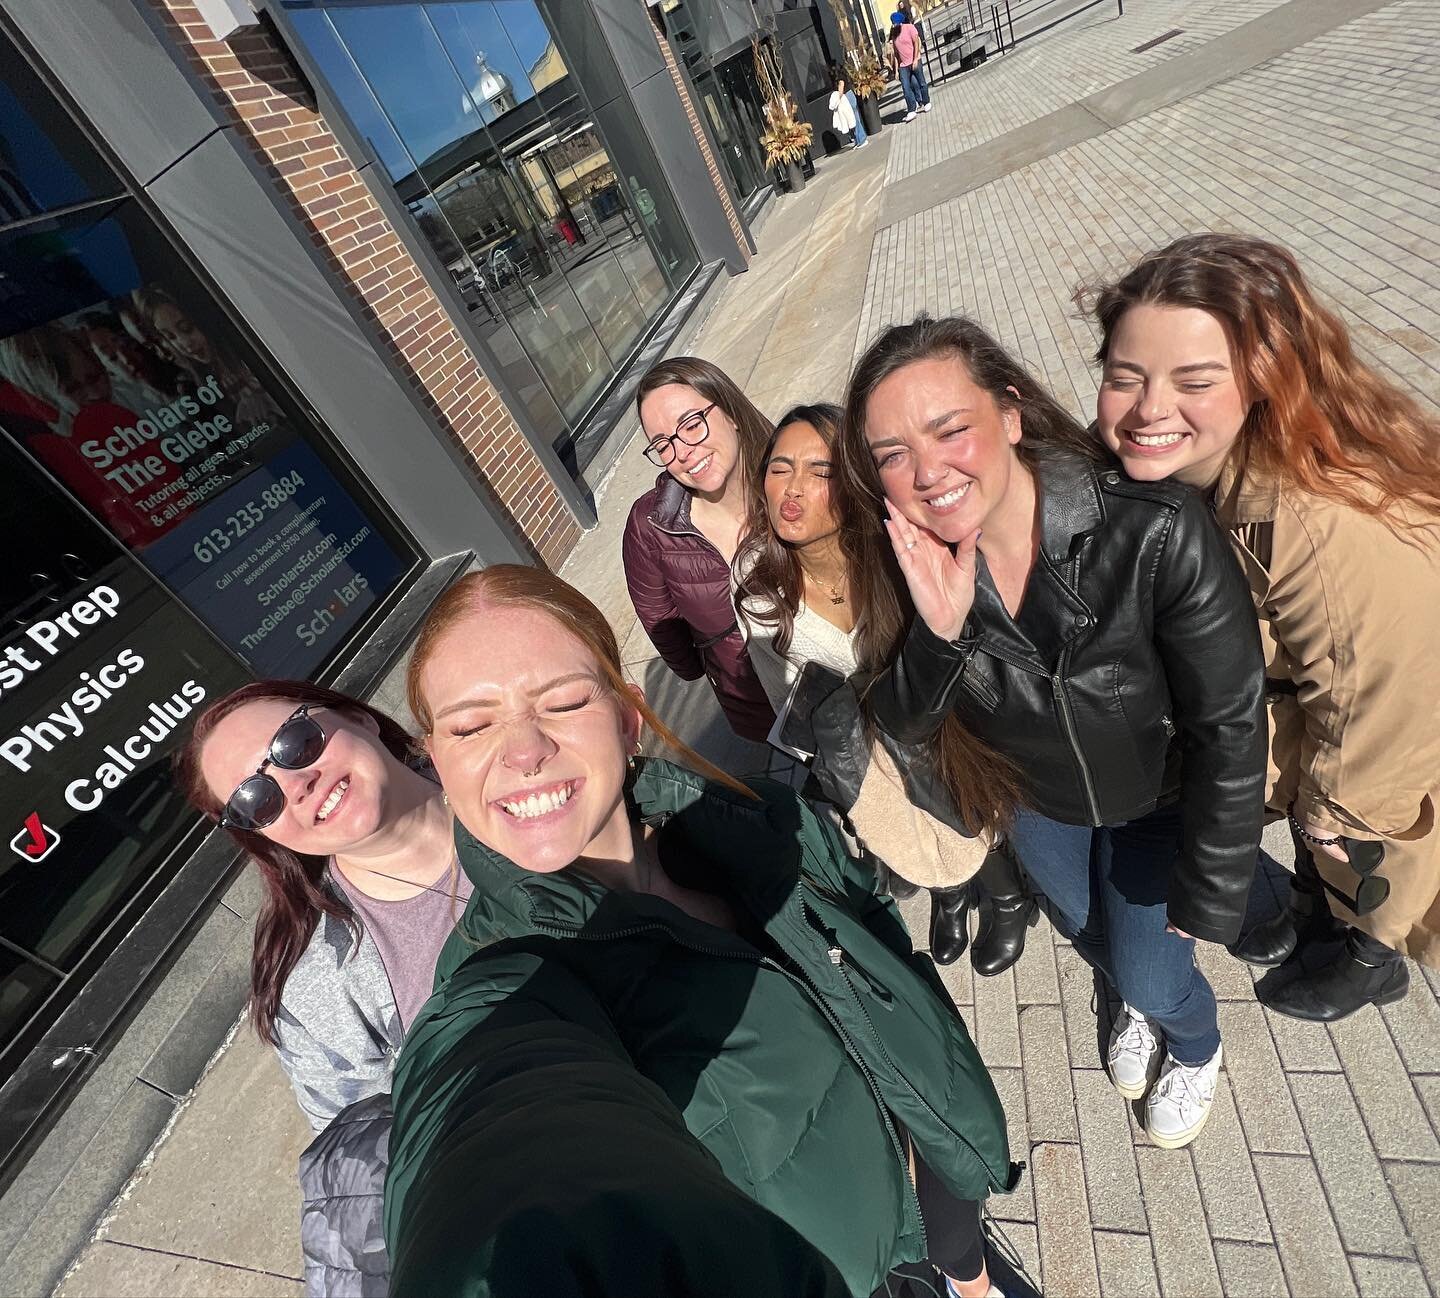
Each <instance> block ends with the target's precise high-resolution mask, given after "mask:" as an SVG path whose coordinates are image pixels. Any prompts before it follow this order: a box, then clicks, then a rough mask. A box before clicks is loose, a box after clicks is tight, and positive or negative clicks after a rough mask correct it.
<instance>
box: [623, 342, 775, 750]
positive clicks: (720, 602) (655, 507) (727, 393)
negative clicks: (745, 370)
mask: <svg viewBox="0 0 1440 1298" xmlns="http://www.w3.org/2000/svg"><path fill="white" fill-rule="evenodd" d="M635 407H636V410H637V412H638V413H639V416H640V423H641V426H642V431H643V432H644V435H645V441H646V446H645V455H646V457H647V458H648V459H649V460H650V461H651V462H652V463H653V464H655V465H657V466H658V467H659V468H660V469H661V473H660V475H659V477H657V478H656V479H655V486H654V487H652V488H651V489H650V490H649V491H647V492H646V493H645V494H644V495H643V496H641V497H640V499H639V500H637V501H636V502H635V504H634V505H633V506H632V507H631V509H630V517H629V520H628V521H627V522H626V524H625V539H624V544H623V548H622V555H623V558H624V562H625V582H626V585H627V586H628V587H629V590H630V599H631V602H632V603H633V604H634V605H635V612H636V614H638V616H639V618H640V624H641V625H642V626H643V627H644V628H645V633H646V635H648V636H649V637H650V639H651V642H652V643H653V644H654V645H655V648H656V650H657V651H658V652H659V654H660V657H661V658H663V659H664V660H665V665H666V666H667V667H669V668H670V670H671V671H672V672H674V673H675V674H676V675H677V676H679V677H680V678H681V679H682V680H687V681H693V680H699V679H700V678H701V677H702V676H704V677H707V678H708V679H709V681H710V687H711V688H712V689H713V690H714V691H715V697H716V699H717V700H718V701H719V703H720V708H721V710H722V711H723V712H724V714H725V718H726V720H727V721H728V722H729V723H730V728H731V729H732V730H733V731H734V732H735V733H736V734H737V735H740V736H742V737H743V738H745V739H752V740H756V741H759V742H763V741H764V740H765V738H766V736H767V735H768V734H769V733H770V728H771V727H772V726H773V725H774V724H775V714H774V712H773V711H772V709H771V707H770V701H769V699H768V698H767V697H766V694H765V690H764V687H763V686H762V685H761V683H760V680H759V678H758V677H757V676H756V675H755V669H754V667H753V666H752V664H751V662H750V656H749V654H748V653H747V652H746V649H745V637H744V635H743V634H742V633H741V631H740V627H739V625H738V623H737V621H736V618H735V606H734V604H733V602H732V600H731V597H730V564H731V561H732V560H733V559H734V558H735V551H736V549H737V548H738V547H739V544H740V539H741V534H742V531H743V529H744V526H745V499H746V497H745V476H746V473H747V472H748V471H749V469H750V468H751V467H752V466H753V465H755V464H757V463H758V462H759V460H760V457H761V456H762V455H763V454H764V453H765V446H766V444H767V443H768V442H769V440H770V434H771V432H772V429H771V425H770V421H769V420H767V419H766V418H765V416H764V415H762V414H761V413H760V411H759V410H757V409H756V408H755V406H754V404H753V403H752V402H751V401H750V400H749V398H747V397H746V396H745V394H744V393H743V392H741V391H740V389H739V388H738V387H736V385H735V383H734V382H733V381H732V380H731V379H730V378H729V377H728V376H727V375H726V374H725V372H724V371H723V370H721V369H720V368H719V367H718V366H716V365H713V364H711V362H709V361H705V360H698V359H696V358H694V357H690V356H677V357H673V358H672V359H670V360H664V361H661V362H660V363H659V364H658V365H655V366H654V367H652V368H651V370H650V371H649V373H647V374H646V375H645V377H644V378H643V379H641V380H640V390H639V392H638V394H637V396H636V399H635Z"/></svg>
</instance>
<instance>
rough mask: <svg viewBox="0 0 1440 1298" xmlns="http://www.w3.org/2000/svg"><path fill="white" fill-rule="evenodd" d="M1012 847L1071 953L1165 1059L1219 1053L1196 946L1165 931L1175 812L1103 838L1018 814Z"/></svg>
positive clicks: (1176, 839)
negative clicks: (1138, 1016)
mask: <svg viewBox="0 0 1440 1298" xmlns="http://www.w3.org/2000/svg"><path fill="white" fill-rule="evenodd" d="M1010 841H1011V842H1012V843H1013V844H1014V847H1015V851H1016V854H1017V855H1018V856H1019V857H1020V862H1021V864H1022V865H1024V867H1025V871H1026V873H1027V874H1028V875H1029V876H1030V878H1031V881H1032V882H1033V883H1034V884H1035V886H1036V887H1037V888H1038V889H1039V890H1040V891H1041V892H1043V893H1044V894H1045V896H1046V897H1048V898H1049V899H1050V902H1051V904H1052V905H1053V906H1054V908H1055V910H1056V911H1058V912H1059V917H1060V919H1061V921H1062V927H1064V928H1065V930H1066V932H1067V936H1069V938H1070V940H1071V941H1072V942H1073V943H1074V944H1075V949H1076V950H1077V951H1079V952H1080V954H1081V955H1083V956H1084V957H1085V958H1086V959H1087V960H1088V961H1089V962H1090V963H1091V964H1093V965H1094V966H1095V967H1096V968H1097V969H1099V970H1100V971H1101V973H1103V974H1104V975H1105V976H1106V977H1107V978H1108V979H1109V980H1110V984H1111V986H1113V987H1114V988H1115V990H1116V991H1118V992H1119V993H1120V996H1121V998H1122V999H1123V1000H1124V1001H1125V1003H1126V1004H1127V1005H1131V1006H1133V1007H1134V1008H1135V1009H1137V1010H1139V1011H1140V1012H1141V1013H1142V1014H1144V1015H1145V1017H1146V1018H1148V1019H1153V1020H1154V1022H1155V1023H1156V1025H1157V1026H1158V1027H1159V1028H1160V1029H1161V1030H1162V1031H1163V1032H1164V1033H1165V1040H1166V1044H1167V1046H1168V1047H1169V1050H1170V1054H1171V1055H1172V1056H1173V1057H1174V1058H1175V1059H1176V1060H1177V1061H1178V1062H1179V1063H1182V1064H1201V1063H1204V1062H1205V1061H1206V1060H1207V1059H1209V1058H1210V1057H1211V1056H1212V1055H1213V1054H1214V1053H1215V1051H1216V1050H1217V1049H1219V1047H1220V1026H1219V1023H1218V1022H1217V1020H1216V1014H1215V993H1214V992H1213V991H1212V990H1211V988H1210V984H1209V983H1208V982H1207V981H1206V980H1205V975H1204V974H1202V973H1201V972H1200V970H1199V969H1198V968H1197V967H1196V964H1195V942H1194V940H1193V939H1192V938H1184V937H1177V936H1176V935H1175V934H1174V933H1169V932H1166V930H1165V924H1166V918H1165V903H1166V899H1167V897H1168V895H1169V892H1170V871H1171V868H1172V866H1173V865H1174V862H1175V858H1176V856H1177V855H1178V853H1179V850H1180V809H1179V808H1178V807H1175V806H1171V807H1162V808H1161V809H1159V810H1158V811H1152V812H1151V813H1150V814H1149V815H1148V816H1142V817H1141V818H1140V819H1139V820H1131V821H1128V822H1127V823H1125V824H1123V825H1106V826H1103V827H1101V828H1100V829H1091V828H1090V827H1089V826H1088V825H1063V824H1061V823H1060V822H1059V821H1057V820H1049V819H1047V818H1046V817H1044V816H1041V815H1037V814H1036V813H1035V812H1032V811H1022V812H1020V813H1019V815H1017V816H1016V818H1015V825H1014V828H1013V830H1012V831H1011V835H1010Z"/></svg>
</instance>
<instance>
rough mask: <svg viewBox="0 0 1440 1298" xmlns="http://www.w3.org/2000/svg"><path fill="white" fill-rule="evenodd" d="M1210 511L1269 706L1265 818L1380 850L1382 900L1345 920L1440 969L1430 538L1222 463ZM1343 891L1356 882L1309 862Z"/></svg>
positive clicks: (1439, 683)
mask: <svg viewBox="0 0 1440 1298" xmlns="http://www.w3.org/2000/svg"><path fill="white" fill-rule="evenodd" d="M1215 499H1216V515H1217V517H1218V518H1219V520H1220V523H1221V525H1222V526H1224V527H1226V528H1227V529H1229V532H1230V535H1231V539H1232V540H1233V541H1234V543H1235V547H1236V551H1237V553H1238V555H1239V558H1240V562H1241V565H1242V566H1243V567H1244V569H1245V573H1246V576H1247V577H1248V578H1249V581H1250V589H1251V591H1252V593H1253V594H1254V596H1255V606H1256V609H1257V611H1258V612H1259V615H1260V629H1261V634H1262V638H1263V639H1264V641H1265V653H1266V675H1267V676H1268V677H1269V678H1271V679H1272V680H1273V679H1279V680H1282V681H1290V682H1292V683H1293V685H1294V687H1295V690H1296V692H1295V693H1294V694H1293V695H1280V696H1278V697H1276V700H1275V702H1274V703H1272V706H1271V726H1270V741H1271V742H1270V776H1271V779H1270V784H1269V786H1268V788H1269V794H1268V796H1269V806H1270V807H1271V808H1272V810H1274V811H1277V812H1284V811H1285V810H1287V809H1288V808H1289V806H1290V805H1291V803H1292V802H1293V804H1294V808H1295V815H1296V817H1297V819H1299V820H1301V821H1302V822H1303V821H1304V820H1305V819H1306V818H1307V817H1308V818H1310V819H1312V820H1314V821H1316V822H1318V823H1319V824H1320V825H1322V826H1324V827H1325V828H1326V829H1327V830H1328V831H1330V832H1334V833H1337V834H1343V835H1345V836H1346V837H1349V838H1357V839H1369V840H1377V839H1378V840H1383V841H1384V843H1385V861H1384V863H1383V864H1382V865H1381V867H1380V873H1381V874H1383V875H1384V876H1385V877H1386V878H1387V879H1389V881H1390V896H1389V898H1388V899H1387V900H1386V901H1385V902H1384V904H1383V905H1381V906H1380V907H1379V908H1378V909H1376V910H1374V911H1372V912H1371V913H1370V914H1368V915H1363V916H1358V917H1357V916H1356V915H1355V914H1353V913H1352V912H1351V911H1350V910H1348V909H1347V908H1346V907H1345V906H1344V905H1343V904H1342V903H1340V902H1338V901H1337V900H1336V899H1335V898H1334V896H1333V895H1331V896H1330V907H1331V909H1332V910H1333V911H1334V912H1335V914H1336V915H1337V916H1338V917H1339V918H1340V919H1342V920H1344V921H1345V922H1346V923H1349V924H1353V925H1355V926H1356V927H1357V928H1359V929H1362V930H1363V931H1365V932H1367V933H1369V934H1371V935H1372V936H1374V937H1375V938H1377V939H1379V940H1380V941H1382V942H1384V943H1386V944H1387V945H1389V946H1391V947H1394V948H1395V949H1396V950H1399V951H1403V952H1405V953H1406V954H1407V955H1409V956H1412V957H1413V958H1414V959H1416V960H1419V961H1420V962H1421V963H1422V964H1426V965H1430V966H1432V967H1440V828H1437V825H1436V804H1437V802H1440V529H1436V528H1435V527H1434V525H1433V523H1432V525H1431V527H1430V528H1429V529H1426V528H1425V527H1423V526H1422V520H1420V519H1419V518H1418V517H1416V516H1411V518H1410V519H1408V520H1407V522H1406V523H1404V524H1401V525H1400V526H1401V527H1402V530H1403V531H1404V533H1405V535H1406V536H1407V537H1409V538H1413V543H1412V542H1411V541H1407V540H1402V539H1401V536H1400V535H1397V533H1396V531H1394V530H1392V528H1391V527H1390V526H1387V524H1386V523H1385V522H1383V521H1381V520H1380V519H1378V518H1375V517H1372V516H1370V515H1367V514H1364V513H1361V512H1360V511H1358V510H1356V509H1352V508H1350V507H1348V506H1345V505H1343V504H1340V503H1338V502H1335V501H1330V500H1324V499H1320V498H1318V497H1315V496H1312V495H1309V494H1307V493H1304V492H1301V491H1298V490H1292V489H1290V488H1288V487H1281V486H1280V485H1279V484H1277V483H1276V482H1274V481H1273V480H1266V479H1264V478H1262V477H1260V476H1259V475H1257V474H1255V473H1253V472H1251V473H1247V474H1245V475H1244V476H1243V477H1241V476H1239V475H1237V473H1236V471H1235V469H1234V468H1233V467H1227V469H1226V471H1225V473H1224V474H1223V475H1222V477H1221V479H1220V482H1219V484H1218V486H1217V488H1216V493H1215ZM1315 861H1316V865H1317V867H1318V868H1319V870H1320V873H1321V875H1322V876H1323V877H1324V878H1325V879H1327V880H1328V881H1329V882H1331V883H1333V884H1334V885H1335V886H1336V887H1338V888H1339V889H1341V890H1342V891H1343V892H1345V893H1347V894H1350V895H1351V896H1353V895H1354V892H1355V884H1356V882H1357V877H1356V875H1355V873H1354V872H1353V871H1352V870H1350V869H1349V867H1348V866H1347V865H1346V864H1345V863H1344V862H1341V861H1335V860H1333V859H1332V858H1330V857H1328V856H1326V855H1324V854H1323V853H1317V854H1316V856H1315Z"/></svg>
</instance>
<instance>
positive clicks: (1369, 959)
mask: <svg viewBox="0 0 1440 1298" xmlns="http://www.w3.org/2000/svg"><path fill="white" fill-rule="evenodd" d="M1381 949H1382V948H1380V947H1379V944H1378V943H1374V942H1370V941H1367V940H1366V939H1365V938H1364V936H1363V935H1362V934H1359V933H1357V932H1355V931H1354V930H1353V929H1352V930H1351V932H1350V936H1349V937H1348V938H1347V939H1346V942H1345V949H1344V950H1343V951H1341V952H1340V954H1339V955H1338V956H1337V957H1336V958H1335V960H1334V961H1333V962H1332V963H1331V964H1328V965H1326V966H1325V967H1324V968H1323V969H1321V970H1320V971H1319V972H1318V973H1313V974H1306V975H1305V976H1304V977H1301V978H1297V979H1296V980H1295V981H1294V982H1289V983H1286V984H1285V985H1284V986H1283V987H1279V988H1276V990H1275V991H1273V992H1270V993H1267V994H1265V995H1262V996H1261V997H1260V1002H1261V1004H1263V1005H1267V1006H1269V1007H1270V1008H1271V1009H1272V1010H1274V1011H1275V1012H1276V1013H1278V1014H1288V1015H1289V1016H1290V1017H1291V1018H1292V1019H1308V1020H1310V1021H1311V1022H1312V1023H1334V1022H1335V1021H1336V1020H1337V1019H1343V1018H1345V1017H1346V1016H1347V1015H1350V1014H1354V1013H1355V1011H1356V1010H1359V1009H1364V1007H1365V1006H1367V1005H1388V1004H1390V1002H1391V1001H1398V1000H1400V999H1401V997H1403V996H1404V995H1405V993H1406V992H1407V991H1409V990H1410V971H1409V969H1407V968H1406V967H1405V959H1404V957H1403V956H1401V955H1399V954H1398V953H1397V952H1394V951H1388V950H1387V951H1385V952H1384V954H1379V952H1380V950H1381Z"/></svg>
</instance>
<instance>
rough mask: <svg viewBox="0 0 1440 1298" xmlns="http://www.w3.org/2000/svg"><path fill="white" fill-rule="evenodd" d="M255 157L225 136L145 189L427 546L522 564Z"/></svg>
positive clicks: (510, 538) (467, 471)
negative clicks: (287, 215) (279, 204)
mask: <svg viewBox="0 0 1440 1298" xmlns="http://www.w3.org/2000/svg"><path fill="white" fill-rule="evenodd" d="M256 165H257V164H255V163H254V162H253V160H252V159H251V158H250V157H249V156H248V155H247V154H245V153H243V152H242V151H241V148H240V146H239V145H238V142H237V141H235V140H234V139H232V138H231V136H230V133H229V132H228V131H227V132H222V133H221V134H219V135H215V136H212V137H210V138H209V139H207V140H206V141H204V143H202V144H201V145H200V146H199V147H198V148H196V149H194V150H192V151H191V152H190V153H188V154H187V155H186V156H185V157H184V158H181V159H179V160H178V161H177V162H176V163H175V165H174V166H173V167H171V168H170V170H169V171H167V172H166V173H165V174H164V175H163V176H161V177H160V179H159V180H157V181H156V182H155V183H154V184H153V185H151V186H150V187H149V188H148V190H147V192H148V194H149V195H150V197H151V199H152V200H154V202H155V203H156V205H157V206H158V207H159V208H160V210H161V212H162V214H163V215H164V217H165V218H166V219H167V221H168V222H169V223H170V225H171V226H172V228H174V230H175V231H176V233H177V234H178V235H179V236H180V238H181V240H182V241H183V242H184V243H185V244H186V245H187V246H188V247H189V248H190V250H191V251H192V252H193V253H194V254H195V256H196V258H197V259H198V260H199V261H200V263H201V264H202V265H203V266H204V267H205V268H206V270H207V271H208V272H209V274H210V276H211V277H212V278H213V279H214V280H215V282H216V283H217V284H218V285H219V286H220V288H221V290H222V291H223V292H224V293H225V295H226V297H228V298H229V300H230V301H231V303H232V304H233V305H234V306H235V308H236V309H237V310H238V311H239V312H240V314H241V315H242V316H243V317H244V318H245V320H246V322H247V323H248V324H249V325H250V327H251V328H252V329H253V330H254V331H255V332H256V333H257V334H259V335H260V338H261V339H262V341H263V342H264V343H265V344H266V345H267V346H268V348H269V350H270V351H271V353H272V354H273V355H274V356H275V359H276V360H277V361H278V362H279V363H280V365H281V366H282V367H283V368H284V369H285V370H286V371H287V372H288V373H289V375H290V376H291V378H292V379H293V380H294V382H295V384H296V386H297V387H298V388H299V389H300V392H301V393H302V394H303V396H304V397H305V398H306V400H307V401H309V403H310V404H311V405H312V406H313V407H314V409H315V411H316V412H317V414H319V416H320V418H321V419H322V420H323V421H324V422H325V423H327V424H328V425H329V426H330V428H331V430H332V431H333V432H334V433H335V435H336V437H337V438H338V440H339V441H340V443H341V445H343V446H344V447H345V449H346V450H347V451H348V452H349V453H350V455H351V456H352V457H353V458H354V459H355V460H356V462H357V463H358V464H359V465H360V467H361V469H362V471H363V472H364V473H365V474H366V476H367V477H368V478H369V479H370V480H371V481H372V482H373V483H374V484H375V486H376V488H377V489H378V490H379V492H380V493H381V495H382V496H383V497H384V498H385V499H386V500H387V502H388V503H389V504H390V506H391V508H392V509H393V510H394V511H395V512H396V513H397V514H398V515H399V516H400V517H401V518H403V519H405V520H406V522H407V524H408V525H409V526H410V527H411V528H412V529H413V531H414V533H415V535H416V536H417V538H419V540H420V542H421V544H422V545H423V546H424V547H425V548H426V549H427V550H428V551H429V552H430V553H431V554H444V553H450V552H453V551H455V550H461V549H470V548H474V549H475V550H477V551H478V552H479V553H480V555H481V556H482V558H483V559H484V560H485V561H486V562H490V563H494V562H504V561H515V560H523V559H524V558H525V553H524V551H523V550H522V548H521V547H520V545H519V544H518V543H517V542H516V540H515V537H514V534H513V532H512V531H511V529H510V527H509V524H508V521H507V522H506V523H504V524H502V523H501V522H500V521H499V519H498V518H497V516H496V513H495V511H494V507H493V506H491V505H490V504H489V502H488V501H486V500H485V499H484V498H483V497H482V496H481V494H480V487H479V484H478V483H477V482H476V481H475V478H474V470H473V469H472V468H470V466H468V465H467V464H465V463H464V462H463V461H462V460H461V458H460V456H459V453H458V451H456V450H454V449H453V448H452V447H451V446H450V445H448V444H447V443H446V442H445V441H442V436H441V434H440V433H439V432H438V430H433V431H432V429H431V427H430V426H429V425H428V423H426V422H424V421H423V420H422V419H421V417H420V416H419V414H418V413H417V411H416V409H415V407H414V406H413V405H412V403H411V398H410V396H409V393H410V392H411V391H412V389H411V388H410V385H409V383H408V382H407V381H402V382H399V383H397V382H396V381H395V376H394V375H393V374H392V373H391V372H390V371H389V370H388V369H387V367H386V365H385V364H384V363H383V362H382V361H381V360H380V357H379V355H378V353H377V351H376V349H375V348H374V347H373V346H372V345H371V344H370V342H369V341H368V340H367V339H366V338H365V337H364V336H363V335H362V334H361V333H360V331H359V329H357V328H356V324H355V321H354V320H353V319H352V317H351V316H350V314H349V311H348V310H347V307H348V306H349V305H350V304H349V302H348V300H347V299H346V298H343V297H341V295H339V294H337V293H336V291H335V289H334V288H333V287H332V285H331V284H330V282H329V281H328V280H327V279H326V278H325V276H323V275H322V274H321V273H320V270H319V268H318V267H317V266H316V265H315V262H314V260H313V258H312V252H311V249H310V247H309V246H308V245H307V244H305V243H302V242H301V240H300V239H299V238H297V237H296V234H295V232H294V231H293V230H292V229H291V227H290V225H289V223H288V222H287V221H286V220H285V219H284V218H283V217H282V216H281V214H280V212H279V211H278V210H277V209H276V206H275V203H274V202H273V201H272V198H271V196H270V195H269V194H268V193H267V192H266V190H265V189H264V187H263V186H264V178H263V177H261V176H257V175H256V174H255V168H256ZM356 309H358V304H357V306H356ZM392 363H393V364H399V362H398V361H394V360H392ZM405 377H406V378H408V376H405Z"/></svg>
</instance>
